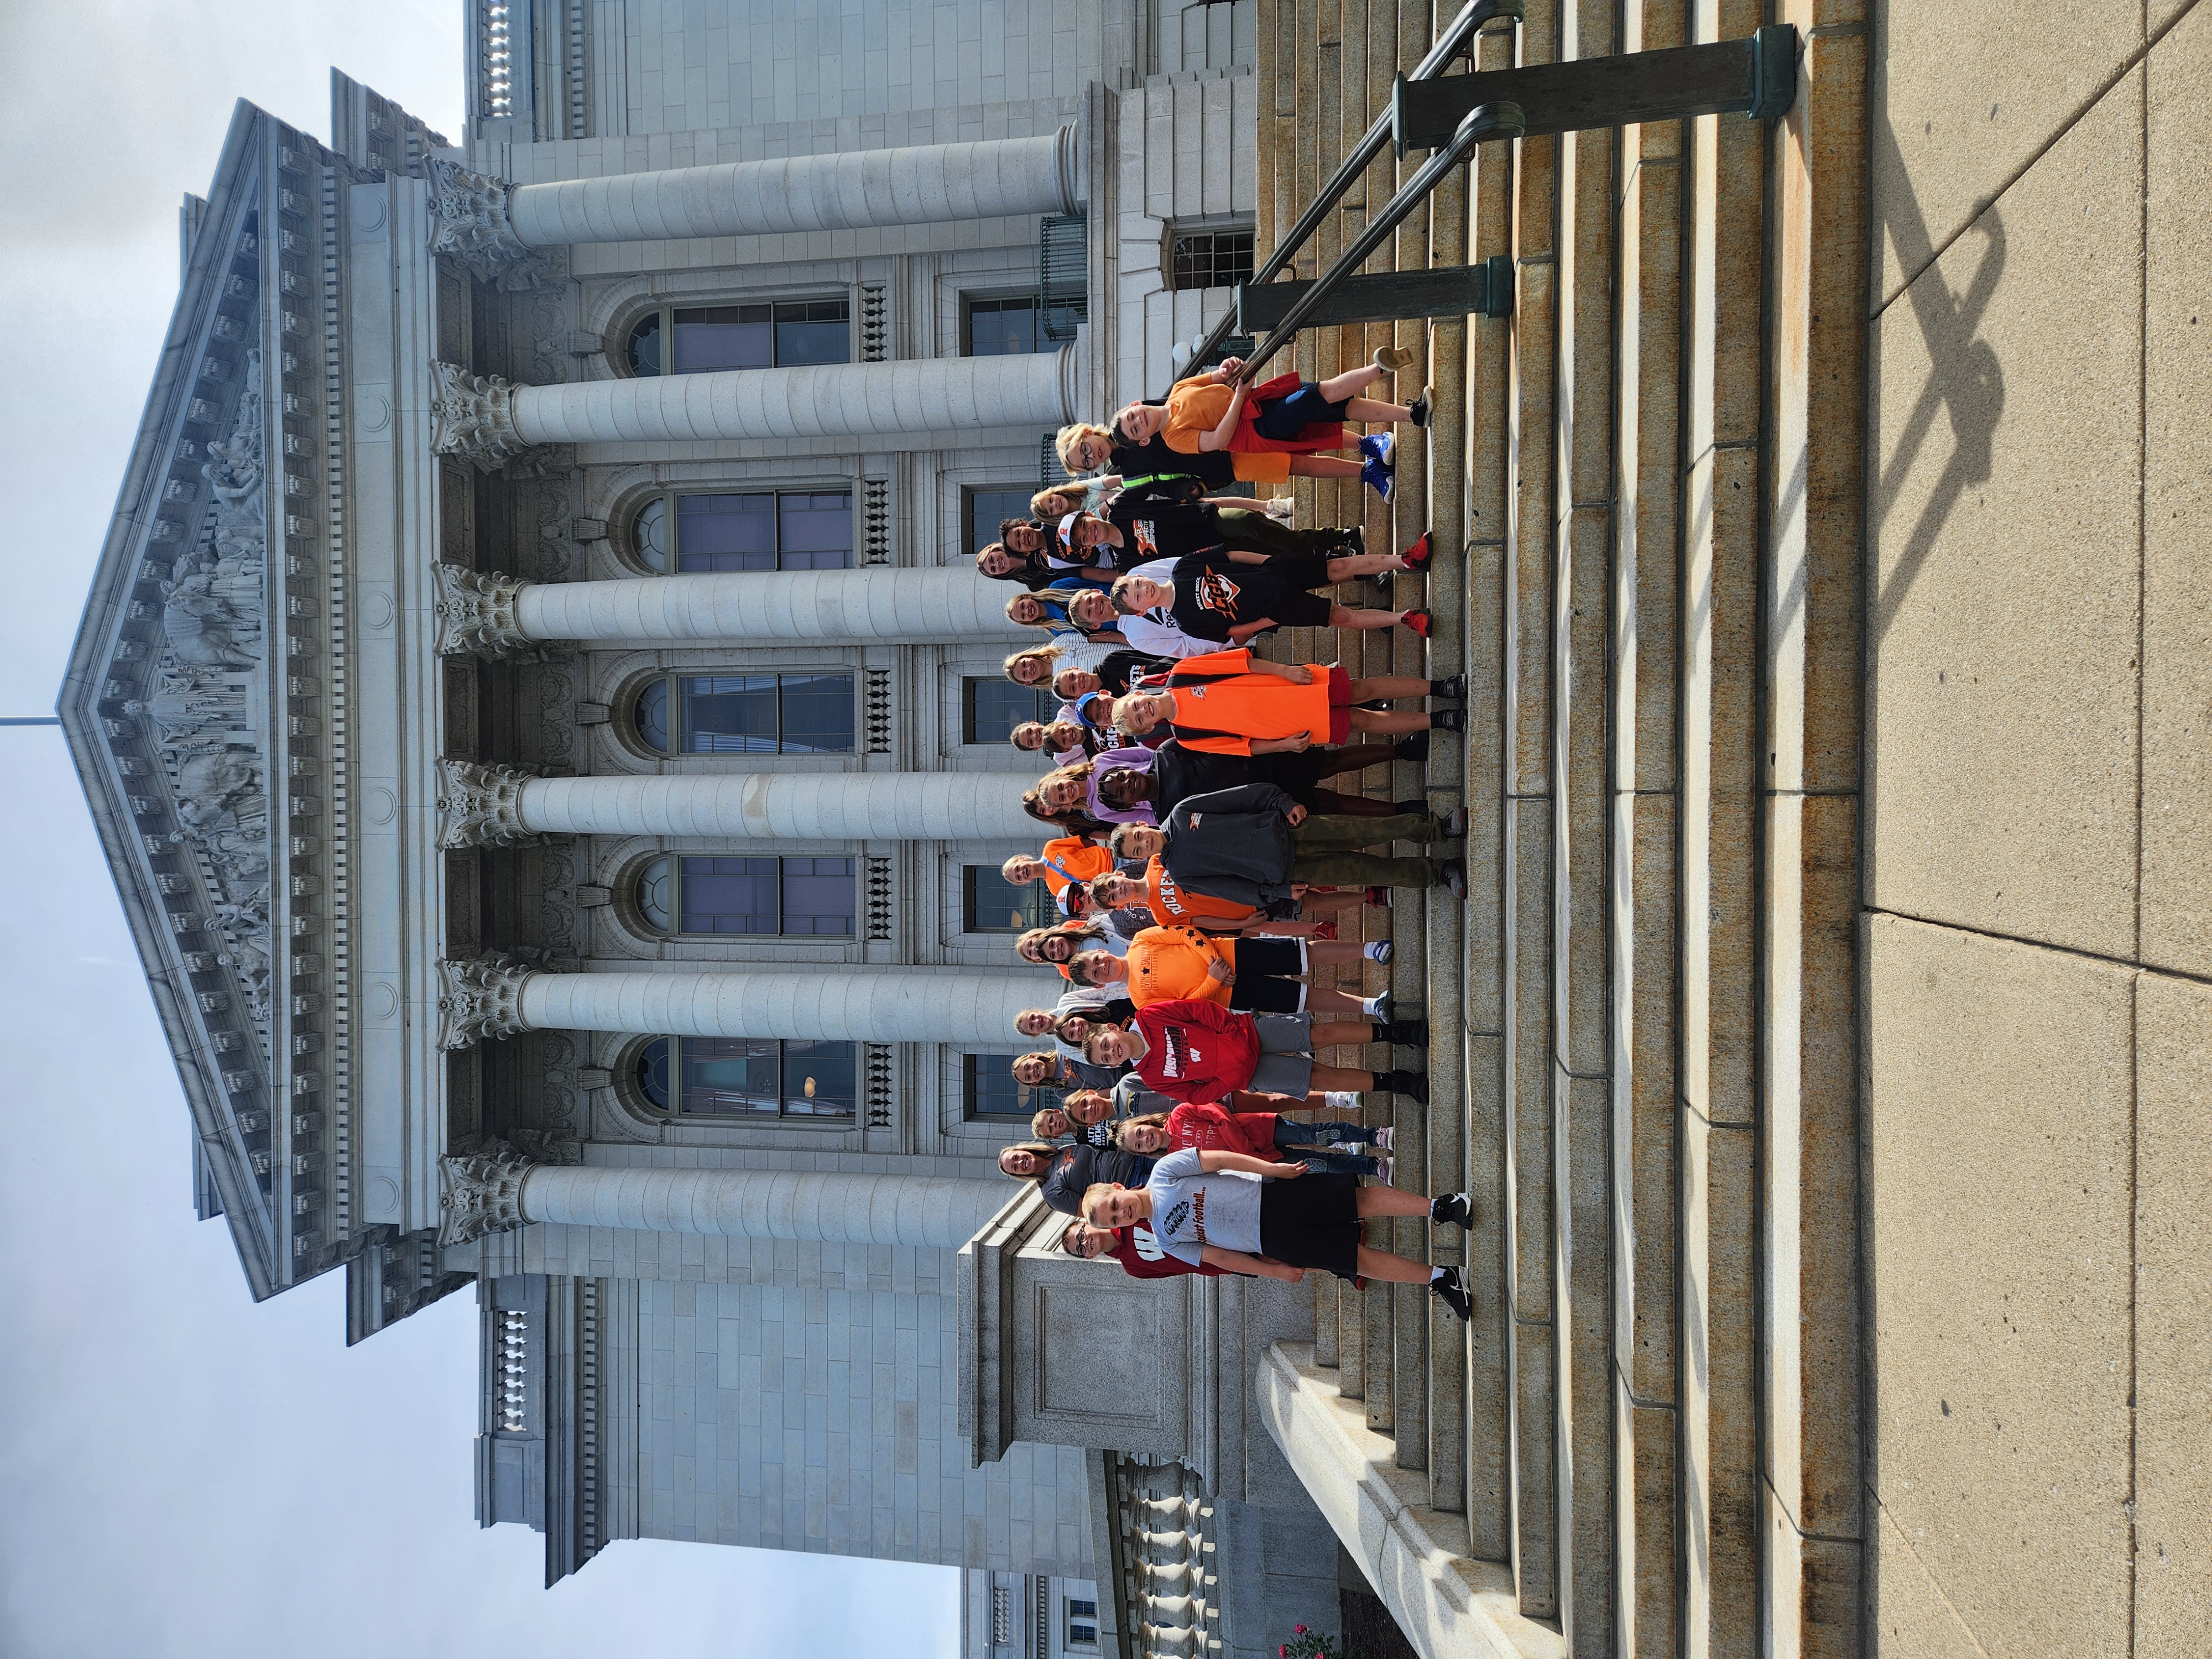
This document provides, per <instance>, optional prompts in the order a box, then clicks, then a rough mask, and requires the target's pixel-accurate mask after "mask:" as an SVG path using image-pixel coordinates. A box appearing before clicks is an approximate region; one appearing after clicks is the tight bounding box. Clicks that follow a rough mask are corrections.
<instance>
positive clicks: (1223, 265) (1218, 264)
mask: <svg viewBox="0 0 2212 1659" xmlns="http://www.w3.org/2000/svg"><path fill="white" fill-rule="evenodd" d="M1251 280H1252V232H1251V229H1250V228H1249V226H1237V227H1231V228H1223V229H1219V230H1171V231H1170V232H1169V233H1168V286H1169V287H1170V288H1171V289H1176V290H1178V291H1180V290H1182V289H1193V288H1234V287H1235V286H1236V285H1237V283H1249V282H1250V281H1251Z"/></svg>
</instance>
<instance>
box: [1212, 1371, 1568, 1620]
mask: <svg viewBox="0 0 2212 1659" xmlns="http://www.w3.org/2000/svg"><path fill="white" fill-rule="evenodd" d="M1253 1393H1254V1395H1255V1404H1256V1406H1257V1407H1258V1410H1259V1413H1260V1420H1261V1422H1262V1423H1264V1424H1266V1425H1267V1433H1268V1436H1269V1437H1271V1438H1272V1439H1273V1441H1274V1443H1275V1444H1276V1445H1277V1446H1278V1447H1279V1448H1280V1449H1281V1451H1282V1454H1283V1455H1284V1457H1285V1459H1286V1460H1288V1462H1289V1463H1290V1466H1291V1470H1292V1471H1293V1472H1294V1473H1295V1474H1297V1477H1298V1482H1299V1484H1300V1485H1301V1486H1304V1488H1305V1489H1306V1492H1307V1494H1308V1495H1309V1496H1310V1498H1312V1499H1313V1501H1314V1504H1315V1505H1316V1507H1317V1508H1318V1509H1319V1510H1321V1512H1322V1516H1324V1517H1325V1518H1326V1519H1327V1520H1328V1524H1329V1526H1330V1528H1332V1529H1333V1530H1334V1532H1335V1534H1336V1535H1337V1538H1338V1541H1340V1542H1341V1543H1342V1544H1343V1546H1344V1547H1345V1548H1346V1550H1347V1551H1348V1552H1349V1553H1351V1555H1352V1559H1353V1560H1355V1561H1357V1562H1358V1564H1359V1570H1360V1571H1361V1572H1363V1573H1364V1574H1365V1575H1366V1577H1367V1582H1368V1583H1370V1584H1372V1585H1373V1586H1374V1587H1375V1589H1376V1594H1377V1595H1380V1596H1381V1597H1382V1598H1383V1604H1384V1605H1385V1606H1386V1607H1389V1609H1390V1616H1391V1618H1392V1619H1394V1620H1396V1621H1397V1625H1398V1628H1399V1629H1400V1630H1401V1631H1402V1632H1405V1634H1406V1638H1407V1641H1409V1642H1411V1643H1412V1644H1413V1649H1414V1650H1415V1651H1416V1652H1418V1653H1419V1655H1420V1656H1421V1659H1566V1652H1567V1649H1566V1644H1565V1641H1564V1640H1563V1639H1562V1638H1561V1637H1560V1635H1559V1632H1558V1631H1557V1630H1556V1629H1554V1628H1553V1626H1549V1625H1546V1624H1541V1623H1539V1622H1538V1621H1536V1620H1533V1619H1530V1618H1528V1617H1527V1616H1526V1615H1524V1614H1523V1613H1522V1612H1521V1611H1520V1607H1519V1605H1518V1603H1519V1597H1518V1595H1516V1591H1515V1589H1514V1586H1513V1576H1512V1572H1511V1571H1510V1569H1509V1568H1508V1567H1507V1566H1506V1565H1504V1563H1503V1562H1498V1561H1476V1560H1471V1559H1468V1555H1467V1553H1466V1552H1467V1547H1468V1522H1467V1517H1466V1516H1463V1515H1446V1514H1444V1513H1443V1511H1441V1510H1432V1509H1430V1508H1429V1507H1428V1506H1427V1502H1426V1500H1427V1498H1428V1477H1427V1475H1426V1474H1424V1473H1423V1472H1421V1471H1420V1470H1419V1469H1401V1468H1398V1467H1396V1462H1397V1443H1396V1442H1395V1441H1394V1440H1392V1439H1391V1438H1390V1437H1389V1436H1388V1435H1384V1434H1378V1433H1376V1431H1373V1430H1371V1429H1370V1428H1369V1427H1368V1426H1367V1413H1366V1410H1365V1408H1364V1405H1363V1404H1362V1403H1361V1402H1360V1401H1356V1400H1347V1399H1346V1398H1345V1397H1344V1395H1341V1394H1340V1393H1339V1392H1338V1391H1337V1389H1336V1384H1335V1382H1334V1377H1333V1376H1331V1374H1330V1373H1328V1372H1327V1371H1325V1370H1322V1368H1321V1367H1320V1366H1318V1365H1316V1364H1314V1358H1313V1345H1312V1344H1311V1343H1309V1342H1275V1343H1270V1344H1269V1345H1268V1347H1267V1352H1265V1353H1264V1354H1262V1355H1261V1358H1260V1364H1259V1366H1258V1368H1257V1374H1256V1375H1255V1377H1254V1378H1253Z"/></svg>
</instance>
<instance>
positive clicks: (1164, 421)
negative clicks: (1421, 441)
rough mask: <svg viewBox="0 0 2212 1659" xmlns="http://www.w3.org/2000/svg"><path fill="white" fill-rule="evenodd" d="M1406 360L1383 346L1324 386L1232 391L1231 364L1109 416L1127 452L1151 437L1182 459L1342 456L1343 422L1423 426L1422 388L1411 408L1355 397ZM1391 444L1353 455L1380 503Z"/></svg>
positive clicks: (1282, 378) (1365, 446)
mask: <svg viewBox="0 0 2212 1659" xmlns="http://www.w3.org/2000/svg"><path fill="white" fill-rule="evenodd" d="M1413 356H1414V354H1413V352H1412V351H1410V350H1400V349H1395V348H1392V347H1389V346H1385V347H1384V348H1383V349H1382V350H1380V351H1378V352H1376V354H1375V361H1374V362H1371V363H1367V364H1363V365H1362V366H1361V367H1359V368H1354V369H1347V370H1346V372H1345V373H1343V374H1338V375H1334V376H1332V377H1331V378H1329V379H1328V380H1322V381H1319V382H1316V381H1312V380H1305V381H1301V380H1299V379H1298V378H1297V376H1296V375H1295V374H1284V375H1278V376H1277V377H1276V378H1275V379H1273V380H1268V381H1267V382H1265V383H1263V384H1262V385H1261V386H1249V385H1239V384H1233V383H1234V382H1235V381H1236V380H1237V372H1238V371H1239V370H1240V369H1242V368H1243V367H1244V363H1243V359H1242V358H1239V357H1231V358H1229V359H1227V360H1225V362H1223V363H1222V365H1221V367H1220V368H1216V369H1211V370H1208V371H1207V372H1206V373H1204V374H1194V375H1192V376H1191V377H1190V378H1189V379H1188V380H1178V381H1176V384H1175V385H1174V386H1173V387H1171V388H1170V390H1169V392H1168V395H1167V401H1166V402H1165V403H1164V404H1146V403H1134V404H1128V405H1127V407H1126V408H1124V409H1123V410H1121V413H1120V414H1118V415H1116V416H1115V417H1114V435H1115V436H1116V437H1117V438H1119V439H1120V440H1121V441H1122V442H1123V443H1125V444H1141V443H1146V442H1148V441H1150V440H1152V438H1154V437H1158V438H1159V439H1161V440H1162V441H1164V443H1165V444H1166V445H1167V447H1169V448H1170V449H1172V450H1174V451H1175V452H1176V453H1178V454H1182V455H1196V454H1200V453H1205V452H1206V451H1209V450H1218V449H1225V450H1229V451H1231V452H1232V453H1247V454H1249V453H1271V452H1283V451H1289V452H1291V453H1299V454H1310V453H1313V452H1314V451H1316V450H1323V449H1341V448H1343V447H1344V422H1346V421H1347V420H1352V421H1365V422H1397V421H1405V422H1410V423H1411V424H1413V425H1414V426H1426V425H1427V424H1428V423H1429V413H1430V410H1429V395H1430V394H1429V392H1428V391H1427V390H1425V389H1424V390H1423V392H1422V393H1421V395H1420V396H1419V397H1418V398H1415V399H1414V400H1413V402H1412V403H1411V404H1386V403H1381V402H1378V401H1376V399H1375V398H1364V397H1362V396H1360V395H1359V394H1360V393H1361V392H1364V391H1365V390H1366V389H1367V388H1368V387H1369V386H1372V385H1373V384H1374V383H1375V382H1376V380H1381V379H1383V377H1384V376H1385V375H1386V374H1394V373H1395V372H1396V371H1397V370H1398V369H1400V368H1404V367H1406V366H1407V364H1408V363H1410V362H1412V361H1413ZM1390 444H1391V440H1390V435H1389V434H1388V433H1381V434H1376V435H1370V436H1369V437H1364V438H1362V439H1361V440H1360V441H1359V448H1360V453H1362V454H1363V455H1364V456H1365V457H1366V464H1365V465H1364V466H1363V467H1362V469H1361V471H1360V476H1361V477H1362V478H1364V480H1365V481H1366V483H1367V484H1368V486H1369V487H1370V489H1373V490H1374V491H1375V492H1376V494H1377V495H1381V496H1382V497H1383V500H1384V501H1389V499H1390V494H1391V489H1392V469H1391V466H1390Z"/></svg>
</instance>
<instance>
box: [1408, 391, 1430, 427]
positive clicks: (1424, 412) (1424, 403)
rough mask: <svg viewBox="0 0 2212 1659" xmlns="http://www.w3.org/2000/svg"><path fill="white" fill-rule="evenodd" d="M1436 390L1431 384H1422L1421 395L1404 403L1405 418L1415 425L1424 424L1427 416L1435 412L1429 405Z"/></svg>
mask: <svg viewBox="0 0 2212 1659" xmlns="http://www.w3.org/2000/svg"><path fill="white" fill-rule="evenodd" d="M1436 392H1437V389H1436V387H1434V386H1423V387H1422V388H1421V395H1420V396H1419V397H1418V398H1414V399H1413V402H1411V403H1410V404H1407V405H1406V418H1407V420H1409V421H1411V422H1413V424H1414V425H1415V426H1426V425H1427V424H1428V423H1429V416H1431V414H1433V413H1434V412H1435V410H1433V409H1432V408H1431V399H1432V398H1434V397H1435V396H1436Z"/></svg>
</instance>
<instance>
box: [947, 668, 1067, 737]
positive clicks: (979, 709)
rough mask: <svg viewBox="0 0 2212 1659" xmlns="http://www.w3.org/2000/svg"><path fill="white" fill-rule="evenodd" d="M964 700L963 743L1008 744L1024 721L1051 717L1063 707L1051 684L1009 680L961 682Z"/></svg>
mask: <svg viewBox="0 0 2212 1659" xmlns="http://www.w3.org/2000/svg"><path fill="white" fill-rule="evenodd" d="M960 703H961V730H960V740H961V742H963V743H1004V742H1005V741H1006V739H1007V738H1009V737H1011V736H1012V735H1013V730H1014V728H1015V727H1016V726H1019V725H1020V724H1021V723H1022V722H1023V721H1024V720H1050V719H1051V718H1052V717H1053V714H1054V712H1055V711H1057V710H1058V708H1060V699H1059V698H1058V697H1056V696H1054V695H1053V692H1052V688H1051V687H1050V686H1048V685H1016V684H1014V683H1013V682H1012V680H1007V679H997V680H984V679H969V680H963V681H961V683H960Z"/></svg>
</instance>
